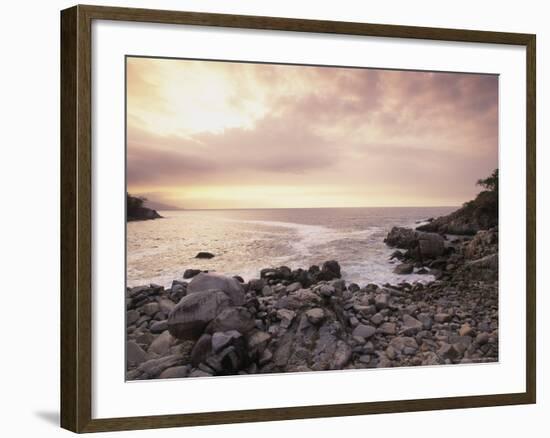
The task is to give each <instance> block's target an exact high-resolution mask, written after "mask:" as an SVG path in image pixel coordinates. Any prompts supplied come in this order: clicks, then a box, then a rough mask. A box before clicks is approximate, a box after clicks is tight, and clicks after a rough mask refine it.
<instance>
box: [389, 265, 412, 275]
mask: <svg viewBox="0 0 550 438" xmlns="http://www.w3.org/2000/svg"><path fill="white" fill-rule="evenodd" d="M413 269H414V265H413V264H412V263H401V264H399V265H397V266H396V267H395V268H394V270H393V272H394V273H395V274H399V275H407V274H412V272H413Z"/></svg>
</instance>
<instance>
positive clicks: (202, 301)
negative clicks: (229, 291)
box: [168, 290, 231, 339]
mask: <svg viewBox="0 0 550 438" xmlns="http://www.w3.org/2000/svg"><path fill="white" fill-rule="evenodd" d="M230 304H231V300H230V298H229V297H228V296H227V295H226V294H225V293H224V292H223V291H221V290H206V291H203V292H195V293H192V294H189V295H186V296H185V297H183V298H182V299H181V300H180V302H179V303H178V304H177V305H176V307H175V308H174V310H173V311H172V312H171V313H170V315H169V317H168V330H169V331H170V333H171V334H172V336H175V337H176V338H179V339H196V338H198V337H199V336H200V335H201V334H202V333H203V331H204V329H205V328H206V326H207V325H208V324H209V323H210V322H211V321H212V320H213V319H214V318H215V317H216V316H217V315H218V314H219V313H220V312H221V311H222V310H223V309H225V308H227V307H228V306H230Z"/></svg>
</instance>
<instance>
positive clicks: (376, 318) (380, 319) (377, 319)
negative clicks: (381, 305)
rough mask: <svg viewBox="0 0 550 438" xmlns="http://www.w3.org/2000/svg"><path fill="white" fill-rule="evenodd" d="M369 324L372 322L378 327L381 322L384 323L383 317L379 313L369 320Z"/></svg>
mask: <svg viewBox="0 0 550 438" xmlns="http://www.w3.org/2000/svg"><path fill="white" fill-rule="evenodd" d="M370 322H372V323H373V324H374V325H380V324H382V322H384V316H383V315H382V314H381V313H376V314H374V315H373V316H371V318H370Z"/></svg>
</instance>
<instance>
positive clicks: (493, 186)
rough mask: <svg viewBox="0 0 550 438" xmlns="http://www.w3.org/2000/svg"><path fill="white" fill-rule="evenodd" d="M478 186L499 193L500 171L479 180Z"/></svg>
mask: <svg viewBox="0 0 550 438" xmlns="http://www.w3.org/2000/svg"><path fill="white" fill-rule="evenodd" d="M476 184H477V185H478V186H481V187H484V188H485V189H487V190H488V191H490V192H498V169H495V170H493V173H492V174H491V175H490V176H488V177H487V178H485V179H479V180H477V183H476Z"/></svg>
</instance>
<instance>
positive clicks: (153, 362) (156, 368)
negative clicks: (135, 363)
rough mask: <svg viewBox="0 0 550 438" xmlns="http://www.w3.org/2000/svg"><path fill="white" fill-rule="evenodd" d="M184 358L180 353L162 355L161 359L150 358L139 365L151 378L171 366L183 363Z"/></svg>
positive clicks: (139, 368)
mask: <svg viewBox="0 0 550 438" xmlns="http://www.w3.org/2000/svg"><path fill="white" fill-rule="evenodd" d="M181 361H182V358H181V356H180V355H177V354H175V355H171V356H165V357H161V358H159V359H150V360H148V361H147V362H143V363H142V364H141V365H140V366H139V367H138V370H140V371H141V372H143V373H146V374H147V375H148V376H149V377H150V378H154V377H157V376H158V375H159V374H160V373H162V372H163V371H164V370H165V369H167V368H171V367H173V366H176V365H181Z"/></svg>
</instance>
